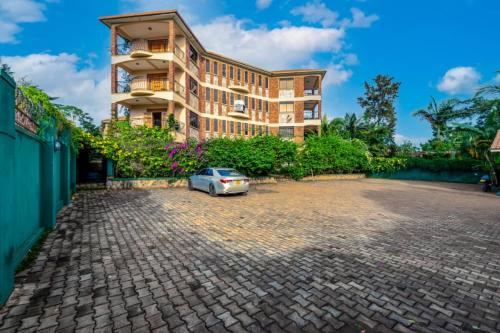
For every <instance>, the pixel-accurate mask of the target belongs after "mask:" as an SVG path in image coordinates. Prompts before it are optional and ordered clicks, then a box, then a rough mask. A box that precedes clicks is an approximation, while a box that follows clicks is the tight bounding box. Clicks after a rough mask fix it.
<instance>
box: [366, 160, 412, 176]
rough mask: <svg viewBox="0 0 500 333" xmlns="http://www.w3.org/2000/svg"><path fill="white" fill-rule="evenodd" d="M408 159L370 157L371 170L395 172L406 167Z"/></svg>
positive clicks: (373, 171)
mask: <svg viewBox="0 0 500 333" xmlns="http://www.w3.org/2000/svg"><path fill="white" fill-rule="evenodd" d="M406 162H407V159H406V158H403V157H374V158H372V159H370V168H369V170H370V172H372V173H380V172H395V171H398V170H402V169H406V166H407V163H406Z"/></svg>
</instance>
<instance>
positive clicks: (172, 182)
mask: <svg viewBox="0 0 500 333" xmlns="http://www.w3.org/2000/svg"><path fill="white" fill-rule="evenodd" d="M365 177H366V176H365V175H364V174H338V175H318V176H308V177H304V178H303V179H302V180H301V181H318V180H340V179H344V180H354V179H361V178H365ZM282 181H292V180H291V179H290V178H285V177H262V178H250V184H251V185H259V184H276V183H278V182H282ZM106 187H107V189H108V190H123V189H132V188H174V187H187V179H161V178H160V179H108V181H107V182H106Z"/></svg>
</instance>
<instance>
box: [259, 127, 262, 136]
mask: <svg viewBox="0 0 500 333" xmlns="http://www.w3.org/2000/svg"><path fill="white" fill-rule="evenodd" d="M259 135H262V126H259Z"/></svg>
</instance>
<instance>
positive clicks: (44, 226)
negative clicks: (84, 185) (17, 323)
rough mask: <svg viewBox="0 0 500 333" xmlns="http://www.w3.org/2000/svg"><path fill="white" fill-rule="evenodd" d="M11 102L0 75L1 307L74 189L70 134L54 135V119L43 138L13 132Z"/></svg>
mask: <svg viewBox="0 0 500 333" xmlns="http://www.w3.org/2000/svg"><path fill="white" fill-rule="evenodd" d="M14 103H15V82H14V81H13V80H12V78H11V77H10V76H9V75H7V74H6V73H4V72H3V71H1V70H0V175H1V177H0V304H3V303H4V302H5V301H6V300H7V299H8V297H9V295H10V293H11V291H12V288H13V283H14V275H15V269H16V267H17V265H18V264H19V263H20V262H21V261H22V260H23V258H24V256H25V255H26V253H27V252H28V250H29V249H30V248H31V247H32V246H33V244H34V243H35V242H36V241H37V239H38V238H39V236H40V235H41V234H42V232H43V231H44V230H51V229H53V228H54V227H55V225H56V215H57V212H58V211H59V210H60V209H61V207H63V206H64V205H66V204H68V203H69V201H70V198H71V193H72V189H73V190H74V189H75V184H76V181H75V177H76V171H75V168H76V162H75V161H76V156H75V154H74V153H73V152H72V151H71V149H70V146H71V137H70V132H69V130H63V131H62V132H60V133H57V130H56V126H55V121H54V120H53V121H52V122H49V123H50V124H49V125H48V126H47V127H46V128H44V130H43V133H44V135H43V137H40V136H38V135H34V134H32V133H30V132H29V131H27V130H25V129H23V128H20V127H17V126H16V125H15V120H14V116H15V104H14ZM55 142H59V143H60V149H56V145H55Z"/></svg>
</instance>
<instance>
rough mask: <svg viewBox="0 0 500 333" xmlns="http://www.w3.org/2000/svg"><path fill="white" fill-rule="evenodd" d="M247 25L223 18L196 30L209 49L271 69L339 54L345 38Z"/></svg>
mask: <svg viewBox="0 0 500 333" xmlns="http://www.w3.org/2000/svg"><path fill="white" fill-rule="evenodd" d="M247 23H249V22H248V21H245V20H237V19H235V18H234V17H232V16H223V17H219V18H216V19H214V20H213V21H211V22H209V23H208V24H203V25H195V26H193V27H192V29H193V31H194V33H195V34H196V36H198V38H199V39H200V40H201V42H202V44H203V45H204V46H205V47H206V48H207V49H208V50H212V51H214V52H217V53H221V54H224V55H226V56H228V57H232V58H235V59H239V60H242V61H246V62H249V63H251V64H254V65H257V66H262V67H264V68H267V69H284V68H289V67H293V66H299V65H300V64H303V63H305V62H308V61H309V60H310V59H311V58H312V57H313V56H314V55H315V54H317V53H320V52H338V51H340V49H341V48H342V45H343V39H344V36H345V34H344V31H343V30H340V29H334V28H315V27H308V26H285V27H279V28H274V29H268V28H267V27H266V26H260V27H252V28H246V27H245V25H246V24H247Z"/></svg>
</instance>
